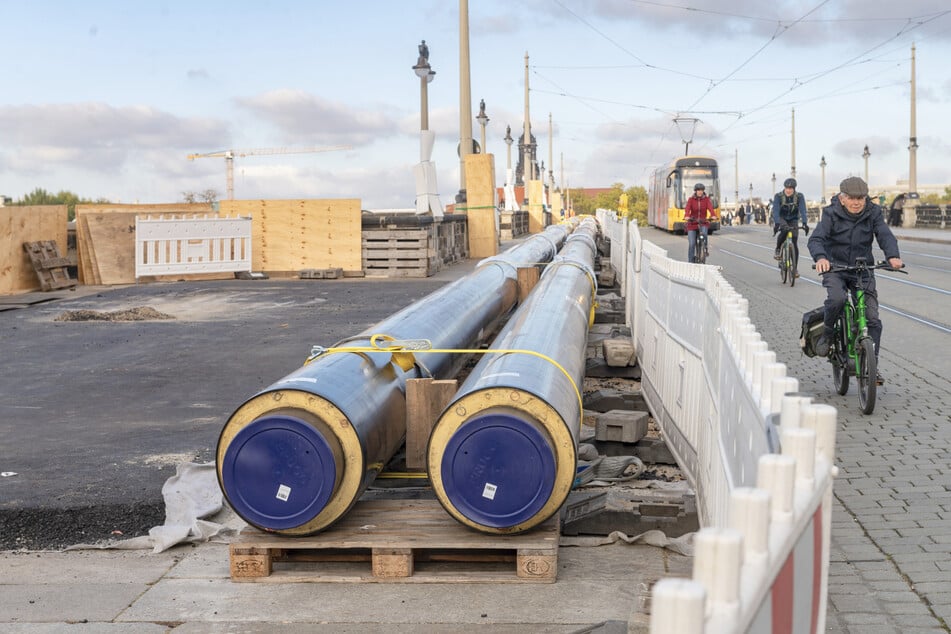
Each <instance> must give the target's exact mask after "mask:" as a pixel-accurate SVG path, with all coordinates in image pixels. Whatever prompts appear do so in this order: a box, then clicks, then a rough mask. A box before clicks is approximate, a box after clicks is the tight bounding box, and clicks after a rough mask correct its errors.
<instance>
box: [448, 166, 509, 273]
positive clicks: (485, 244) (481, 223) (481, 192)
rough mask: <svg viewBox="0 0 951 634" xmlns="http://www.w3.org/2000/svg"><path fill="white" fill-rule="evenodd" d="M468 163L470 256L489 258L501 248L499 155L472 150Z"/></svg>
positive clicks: (467, 201) (467, 206)
mask: <svg viewBox="0 0 951 634" xmlns="http://www.w3.org/2000/svg"><path fill="white" fill-rule="evenodd" d="M465 167H466V204H465V208H466V215H467V216H468V217H469V257H472V258H487V257H490V256H493V255H496V254H498V252H499V234H498V226H497V224H496V203H495V157H494V156H493V155H492V154H469V155H467V156H466V158H465ZM458 208H459V206H458V205H457V209H458Z"/></svg>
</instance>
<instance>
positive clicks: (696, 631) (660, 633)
mask: <svg viewBox="0 0 951 634" xmlns="http://www.w3.org/2000/svg"><path fill="white" fill-rule="evenodd" d="M705 601H706V591H705V590H704V588H703V584H702V583H700V582H698V581H694V580H692V579H674V578H669V579H661V580H660V581H658V582H657V583H655V584H654V588H653V590H651V618H650V631H651V634H703V621H704V602H705Z"/></svg>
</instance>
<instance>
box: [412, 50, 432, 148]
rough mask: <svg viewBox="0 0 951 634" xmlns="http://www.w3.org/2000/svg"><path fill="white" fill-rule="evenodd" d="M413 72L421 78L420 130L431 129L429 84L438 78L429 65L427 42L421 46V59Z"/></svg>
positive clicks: (417, 61)
mask: <svg viewBox="0 0 951 634" xmlns="http://www.w3.org/2000/svg"><path fill="white" fill-rule="evenodd" d="M413 72H415V73H416V76H417V77H419V129H420V130H428V129H429V90H428V86H429V82H431V81H432V80H433V78H434V77H435V76H436V71H434V70H433V69H432V66H430V65H429V47H428V46H427V45H426V40H423V41H422V42H421V43H420V45H419V58H418V59H417V60H416V65H415V66H413Z"/></svg>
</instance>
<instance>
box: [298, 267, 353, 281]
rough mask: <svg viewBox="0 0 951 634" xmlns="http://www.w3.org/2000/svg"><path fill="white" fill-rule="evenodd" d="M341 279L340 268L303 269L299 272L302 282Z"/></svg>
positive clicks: (341, 272) (341, 271)
mask: <svg viewBox="0 0 951 634" xmlns="http://www.w3.org/2000/svg"><path fill="white" fill-rule="evenodd" d="M341 277H343V269H342V268H329V269H303V270H302V271H301V272H300V279H302V280H335V279H338V278H341Z"/></svg>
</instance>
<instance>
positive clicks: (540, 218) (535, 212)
mask: <svg viewBox="0 0 951 634" xmlns="http://www.w3.org/2000/svg"><path fill="white" fill-rule="evenodd" d="M544 229H545V207H544V185H543V183H542V182H541V181H539V180H535V181H528V232H529V233H540V232H541V231H543V230H544Z"/></svg>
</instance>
